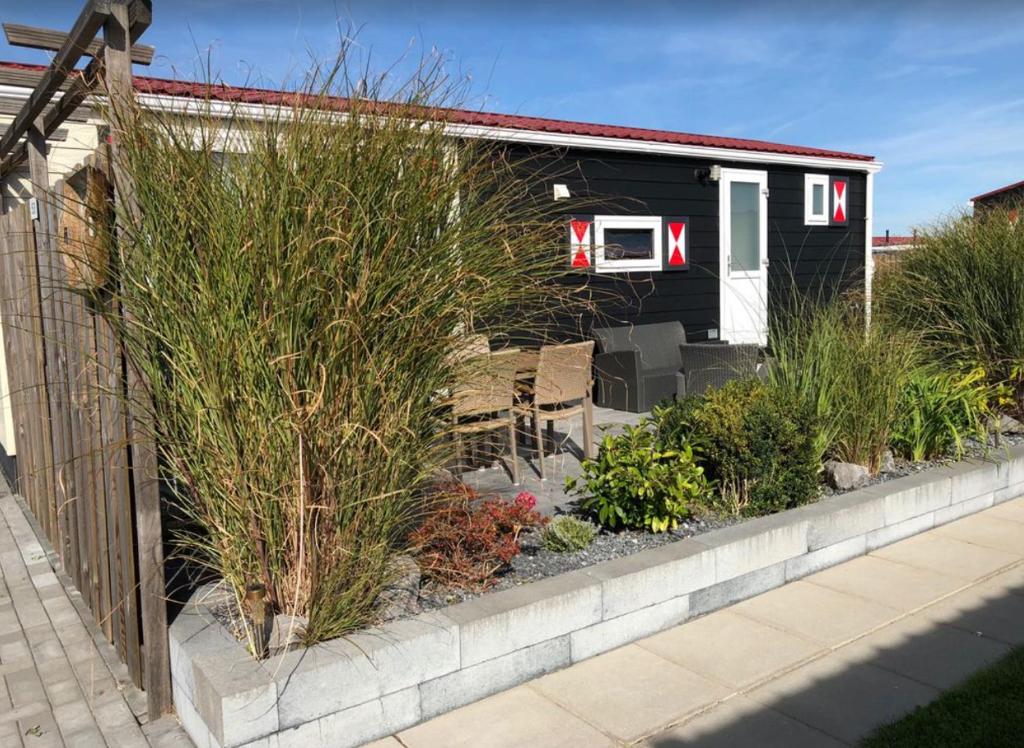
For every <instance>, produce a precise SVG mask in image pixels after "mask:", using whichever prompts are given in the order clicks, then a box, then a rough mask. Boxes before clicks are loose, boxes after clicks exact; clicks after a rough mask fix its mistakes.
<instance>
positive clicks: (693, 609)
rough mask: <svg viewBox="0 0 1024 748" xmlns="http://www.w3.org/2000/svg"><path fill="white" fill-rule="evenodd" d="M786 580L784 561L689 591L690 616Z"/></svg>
mask: <svg viewBox="0 0 1024 748" xmlns="http://www.w3.org/2000/svg"><path fill="white" fill-rule="evenodd" d="M785 582H786V562H785V561H780V562H779V563H777V564H774V565H772V566H768V567H765V568H764V569H757V570H756V571H751V572H748V573H747V574H743V575H741V576H738V577H733V578H732V579H727V580H726V581H724V582H718V583H717V584H715V585H713V586H711V587H707V588H705V589H703V590H697V591H696V592H691V593H690V617H691V618H692V617H693V616H700V615H704V614H705V613H710V612H711V611H713V610H718V609H719V608H724V607H725V606H726V605H732V604H733V603H735V602H738V601H740V600H746V599H747V598H748V597H753V596H754V595H760V594H761V593H762V592H767V591H768V590H770V589H774V588H775V587H779V586H781V585H783V584H785Z"/></svg>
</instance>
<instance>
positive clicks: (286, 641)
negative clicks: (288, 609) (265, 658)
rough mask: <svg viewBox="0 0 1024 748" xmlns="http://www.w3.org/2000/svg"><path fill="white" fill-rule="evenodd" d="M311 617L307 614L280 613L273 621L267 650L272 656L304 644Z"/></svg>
mask: <svg viewBox="0 0 1024 748" xmlns="http://www.w3.org/2000/svg"><path fill="white" fill-rule="evenodd" d="M307 626H309V619H308V618H306V617H305V616H290V615H288V614H286V613H278V614H277V615H276V616H274V618H273V619H272V621H271V625H270V638H269V639H268V641H267V651H268V652H269V654H270V656H271V657H273V656H274V655H279V654H282V653H284V652H288V651H289V650H292V649H295V648H297V647H300V646H302V639H303V637H304V636H305V634H306V627H307Z"/></svg>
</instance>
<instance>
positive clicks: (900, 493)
mask: <svg viewBox="0 0 1024 748" xmlns="http://www.w3.org/2000/svg"><path fill="white" fill-rule="evenodd" d="M951 486H952V480H951V479H950V477H949V474H948V473H946V472H944V471H931V470H928V471H925V472H923V473H919V474H917V475H910V476H907V477H906V478H898V479H896V480H894V481H892V482H891V483H889V484H888V485H885V486H879V488H883V489H884V490H886V493H887V495H886V497H885V524H886V525H897V524H899V523H901V522H905V521H906V520H909V519H913V518H914V517H920V516H922V515H925V514H931V513H932V512H934V511H935V510H936V509H941V508H942V507H945V506H949V505H950V503H951V497H952V489H951ZM929 526H930V525H929ZM904 537H905V536H904ZM890 542H891V541H890ZM868 545H869V546H870V545H871V540H870V538H869V539H868Z"/></svg>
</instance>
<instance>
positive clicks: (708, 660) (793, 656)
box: [637, 610, 824, 689]
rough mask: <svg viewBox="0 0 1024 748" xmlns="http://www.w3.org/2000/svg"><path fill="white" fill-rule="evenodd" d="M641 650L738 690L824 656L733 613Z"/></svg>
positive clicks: (817, 648)
mask: <svg viewBox="0 0 1024 748" xmlns="http://www.w3.org/2000/svg"><path fill="white" fill-rule="evenodd" d="M637 644H638V646H640V647H642V648H643V649H647V650H650V651H651V652H654V653H655V654H657V655H659V656H661V657H663V658H665V659H666V660H670V661H671V662H674V663H676V664H677V665H681V666H683V667H685V668H687V669H688V670H691V671H693V672H695V673H697V674H699V675H703V676H705V677H707V678H710V679H712V680H714V681H716V682H718V683H721V684H723V685H727V686H732V687H733V688H735V689H740V688H744V687H746V686H749V685H751V684H753V683H756V682H757V681H760V680H762V679H764V678H767V677H768V676H770V675H772V674H774V673H777V672H779V671H781V670H785V669H787V668H791V667H793V666H795V665H798V664H800V663H801V662H804V661H806V660H808V659H810V658H812V657H814V656H815V655H817V654H819V653H821V652H823V651H824V647H823V645H821V644H820V643H817V642H814V641H812V640H810V639H805V638H803V637H800V636H796V635H794V634H791V633H788V632H786V631H783V630H781V629H778V628H775V627H773V626H770V625H768V624H766V623H762V622H761V621H757V620H754V619H753V618H748V617H746V616H741V615H737V614H735V613H732V612H731V611H729V610H720V611H718V612H716V613H711V614H710V615H707V616H704V617H703V618H698V619H697V620H695V621H690V622H688V623H685V624H683V625H682V626H676V627H675V628H672V629H669V630H667V631H663V632H661V633H660V634H656V635H654V636H651V637H649V638H647V639H644V640H642V641H640V642H637Z"/></svg>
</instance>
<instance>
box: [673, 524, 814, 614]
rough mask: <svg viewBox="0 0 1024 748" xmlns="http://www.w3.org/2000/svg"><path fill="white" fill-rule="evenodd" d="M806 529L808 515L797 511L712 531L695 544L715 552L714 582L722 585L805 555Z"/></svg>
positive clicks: (808, 525) (807, 526)
mask: <svg viewBox="0 0 1024 748" xmlns="http://www.w3.org/2000/svg"><path fill="white" fill-rule="evenodd" d="M809 527H810V521H809V520H808V519H807V513H806V512H804V511H803V510H802V509H796V510H793V511H792V512H781V513H779V514H773V515H770V516H768V517H759V518H758V519H753V520H750V521H749V522H743V523H742V524H738V525H733V526H732V527H725V528H723V529H721V530H714V531H712V532H709V533H707V534H706V535H701V536H700V539H699V540H697V541H694V542H699V543H701V544H702V545H706V546H708V547H709V548H713V549H714V551H715V579H716V580H717V581H719V582H724V581H727V580H730V579H735V578H736V577H740V576H743V575H744V574H748V573H750V572H752V571H757V570H759V569H764V568H766V567H769V566H772V565H774V564H777V563H780V562H782V561H785V560H786V559H790V558H793V557H795V556H800V555H802V554H804V553H806V552H807V532H808V528H809ZM692 603H693V601H692V600H691V605H692Z"/></svg>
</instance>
